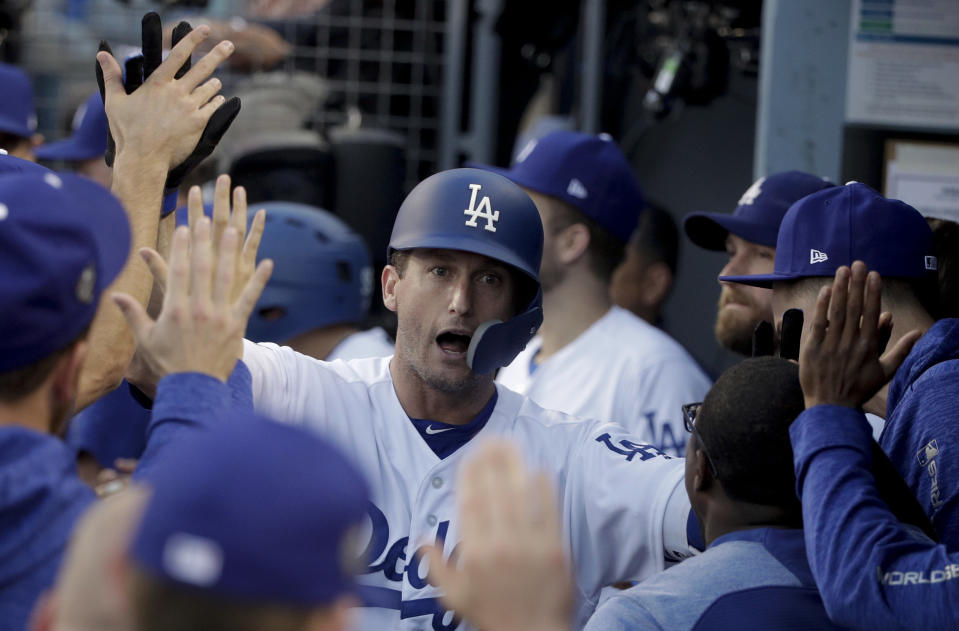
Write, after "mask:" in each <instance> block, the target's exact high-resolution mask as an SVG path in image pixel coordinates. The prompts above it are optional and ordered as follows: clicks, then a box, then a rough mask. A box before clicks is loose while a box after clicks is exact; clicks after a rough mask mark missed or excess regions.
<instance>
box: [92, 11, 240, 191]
mask: <svg viewBox="0 0 959 631" xmlns="http://www.w3.org/2000/svg"><path fill="white" fill-rule="evenodd" d="M209 33H210V29H209V27H207V26H202V25H201V26H199V27H198V28H196V29H190V27H189V25H188V24H186V23H181V24H180V25H178V27H177V29H176V30H175V31H174V34H175V37H174V39H177V38H179V41H178V42H177V43H176V45H175V46H174V47H173V49H172V50H171V51H170V54H169V56H168V57H167V58H166V60H164V61H162V62H161V48H160V37H161V33H160V21H159V17H158V16H157V15H156V14H155V13H151V14H148V15H147V16H145V17H144V20H143V57H142V60H139V61H137V60H134V61H132V62H131V63H128V64H127V80H126V83H124V81H123V77H122V72H121V70H120V65H119V64H118V63H117V61H116V59H114V58H113V55H112V54H111V53H110V52H109V46H107V45H106V44H102V45H101V51H100V52H99V53H97V64H98V66H97V69H98V73H97V79H98V82H99V83H100V84H101V86H102V87H101V92H102V94H103V97H104V104H105V107H106V112H107V119H108V121H109V127H110V134H111V138H112V139H113V140H114V141H115V147H116V154H117V156H118V157H119V156H121V155H122V154H123V152H124V150H130V151H134V152H136V154H137V155H139V156H150V157H153V158H155V159H157V160H160V161H162V163H163V164H164V167H165V169H166V170H167V171H168V175H167V182H166V186H167V188H174V187H176V186H178V185H179V183H180V182H181V181H182V179H183V177H184V176H185V175H186V173H187V172H188V171H189V170H190V169H192V168H193V167H194V166H196V164H197V163H198V162H199V161H200V160H202V159H203V158H205V157H206V156H207V155H209V154H210V152H211V151H212V150H213V148H214V147H215V146H216V144H217V142H219V140H220V138H221V137H222V135H223V133H225V132H226V129H227V128H228V127H229V125H230V123H231V122H232V121H233V119H234V118H235V117H236V114H237V113H238V112H239V108H240V103H239V100H238V99H231V100H230V102H227V101H226V99H225V98H224V97H223V96H221V95H219V94H218V93H219V91H220V88H221V87H222V84H221V82H220V80H219V79H217V78H215V77H214V78H212V79H211V78H209V77H210V75H211V74H212V73H213V71H214V70H216V68H217V66H219V65H220V64H221V63H222V62H223V61H225V60H226V59H227V58H228V57H229V56H230V55H231V54H232V53H233V50H234V47H233V44H232V43H231V42H229V41H223V42H220V43H219V44H218V45H217V46H215V47H214V48H213V49H212V50H211V51H210V52H209V53H207V54H206V55H205V56H204V57H203V58H201V59H200V60H199V61H198V62H197V63H196V64H193V65H192V66H191V64H190V55H191V54H192V52H193V51H194V50H195V49H196V47H197V46H199V44H200V43H201V42H202V41H203V40H204V39H206V38H207V37H208V36H209ZM138 73H142V74H139V75H138ZM109 155H110V152H109V151H108V156H109ZM108 160H109V158H108Z"/></svg>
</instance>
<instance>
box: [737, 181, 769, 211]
mask: <svg viewBox="0 0 959 631" xmlns="http://www.w3.org/2000/svg"><path fill="white" fill-rule="evenodd" d="M765 181H766V178H765V177H761V178H759V179H758V180H756V181H755V182H753V183H752V186H750V187H749V188H747V189H746V192H745V193H743V196H742V197H740V198H739V205H740V206H750V205H752V204H753V203H755V202H756V198H757V197H759V195H760V194H762V192H763V182H765Z"/></svg>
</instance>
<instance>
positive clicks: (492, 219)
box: [463, 184, 499, 232]
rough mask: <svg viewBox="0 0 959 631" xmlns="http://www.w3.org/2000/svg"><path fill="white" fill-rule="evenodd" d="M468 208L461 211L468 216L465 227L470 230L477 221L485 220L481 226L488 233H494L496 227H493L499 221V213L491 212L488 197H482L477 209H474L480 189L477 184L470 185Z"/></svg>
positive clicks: (491, 207)
mask: <svg viewBox="0 0 959 631" xmlns="http://www.w3.org/2000/svg"><path fill="white" fill-rule="evenodd" d="M469 188H470V190H471V191H472V193H471V194H470V207H469V208H467V209H466V210H464V211H463V214H464V215H469V216H470V218H469V219H467V220H466V225H467V226H470V227H471V228H476V227H478V226H477V223H476V220H477V219H485V220H486V225H485V226H483V228H485V229H486V230H489V231H490V232H496V226H495V225H493V224H495V223H496V222H497V221H499V211H498V210H493V204H492V203H491V202H490V200H489V197H488V196H486V195H483V199H482V200H481V201H480V205H479V208H477V207H476V194H477V193H479V191H480V189H481V188H482V186H481V185H479V184H470V185H469Z"/></svg>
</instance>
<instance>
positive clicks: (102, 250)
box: [0, 156, 130, 372]
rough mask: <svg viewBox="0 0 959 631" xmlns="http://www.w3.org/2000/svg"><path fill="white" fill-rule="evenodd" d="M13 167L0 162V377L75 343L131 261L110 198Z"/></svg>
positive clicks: (77, 182) (88, 185) (64, 179)
mask: <svg viewBox="0 0 959 631" xmlns="http://www.w3.org/2000/svg"><path fill="white" fill-rule="evenodd" d="M15 160H17V159H16V158H12V157H10V156H0V304H2V305H3V309H2V310H0V372H3V371H9V370H14V369H16V368H20V367H22V366H26V365H28V364H30V363H32V362H35V361H37V360H39V359H42V358H43V357H46V356H47V355H49V354H51V353H53V352H55V351H58V350H60V349H61V348H63V347H65V346H66V345H67V344H69V343H70V342H72V341H73V340H75V339H76V338H77V336H79V335H80V333H81V332H82V331H83V330H84V329H85V328H86V327H87V326H88V325H89V324H90V322H91V321H92V320H93V316H94V315H95V314H96V311H97V305H98V303H99V301H100V296H101V294H102V293H103V291H104V289H106V288H107V286H108V285H109V284H110V283H111V282H112V281H113V279H114V278H116V276H117V274H119V273H120V270H122V269H123V266H124V265H125V264H126V261H127V258H128V256H129V254H130V226H129V223H128V222H127V217H126V212H125V211H124V210H123V206H122V205H121V204H120V202H119V201H118V200H117V199H116V198H115V197H114V196H113V195H112V194H111V193H110V191H108V190H107V189H105V188H103V187H102V186H100V185H99V184H97V183H95V182H92V181H90V180H89V179H87V178H84V177H80V176H76V175H72V174H68V173H53V172H52V171H47V170H46V169H43V168H42V167H39V166H35V168H33V169H29V172H16V169H11V168H7V167H8V166H9V163H10V161H15ZM20 162H22V161H16V162H13V163H12V164H13V165H14V166H19V163H20Z"/></svg>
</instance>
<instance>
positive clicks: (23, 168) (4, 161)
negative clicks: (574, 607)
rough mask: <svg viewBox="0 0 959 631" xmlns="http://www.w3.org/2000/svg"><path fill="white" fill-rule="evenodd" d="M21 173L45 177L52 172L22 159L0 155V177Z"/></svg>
mask: <svg viewBox="0 0 959 631" xmlns="http://www.w3.org/2000/svg"><path fill="white" fill-rule="evenodd" d="M21 173H25V174H34V175H45V174H47V173H53V171H51V170H50V169H48V168H47V167H45V166H41V165H39V164H37V163H36V162H30V161H29V160H24V159H23V158H15V157H14V156H11V155H6V154H0V176H3V175H19V174H21Z"/></svg>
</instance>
